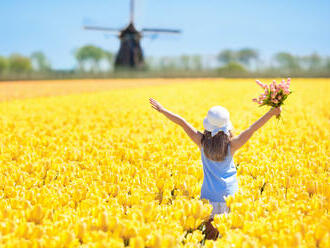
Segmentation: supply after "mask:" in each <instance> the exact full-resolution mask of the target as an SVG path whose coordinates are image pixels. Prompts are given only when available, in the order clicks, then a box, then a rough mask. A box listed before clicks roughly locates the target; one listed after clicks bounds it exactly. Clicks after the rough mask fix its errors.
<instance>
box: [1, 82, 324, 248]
mask: <svg viewBox="0 0 330 248" xmlns="http://www.w3.org/2000/svg"><path fill="white" fill-rule="evenodd" d="M260 80H261V81H262V82H264V83H269V82H271V80H270V79H260ZM114 81H115V85H116V86H115V87H111V85H112V84H113V82H114ZM142 81H143V79H139V80H135V79H130V80H127V79H126V80H125V83H124V84H123V87H121V86H120V80H118V79H117V80H108V81H107V80H105V81H103V83H102V85H105V87H103V86H102V87H100V86H95V87H96V88H97V90H95V87H93V86H90V85H92V84H89V86H86V83H85V82H84V83H82V84H81V85H80V82H79V80H76V81H75V82H74V84H75V85H74V86H73V85H72V82H70V81H60V82H56V81H54V82H52V83H48V86H49V85H50V84H52V85H55V86H56V84H57V83H58V84H60V85H61V87H54V88H51V89H49V88H47V89H42V88H43V86H42V82H38V83H36V84H34V86H33V85H32V86H31V84H29V86H28V87H25V85H26V83H17V84H15V87H11V86H10V83H6V87H4V86H2V85H1V82H0V90H1V89H2V91H3V90H6V92H5V93H4V91H3V92H1V94H0V247H45V248H51V247H111V248H112V247H113V248H116V247H136V248H140V247H149V248H152V247H168V248H171V247H251V248H252V247H253V248H255V247H276V248H282V247H320V248H321V247H322V248H326V247H330V213H329V209H330V176H329V175H330V166H329V164H330V163H329V162H330V159H329V158H330V79H300V78H292V79H291V86H290V87H291V89H292V91H293V93H292V94H291V95H290V96H289V97H288V99H287V100H286V101H285V104H284V105H283V106H282V113H281V118H280V119H279V120H277V119H276V118H275V117H273V118H272V119H271V120H270V121H269V122H268V123H266V124H265V126H264V127H262V128H261V129H260V130H258V131H257V132H256V133H255V134H254V135H253V136H252V138H251V139H250V140H249V141H248V142H247V143H246V144H245V145H244V146H243V147H242V148H241V149H240V150H238V152H237V153H236V154H235V155H234V162H235V165H236V168H237V179H238V185H239V191H238V192H237V193H236V194H235V197H228V198H227V205H228V206H229V208H230V212H229V213H228V214H222V215H216V216H215V218H214V220H213V222H212V224H213V225H214V227H216V228H217V229H218V231H219V234H220V236H219V238H218V239H217V240H208V239H205V235H204V226H203V225H201V224H202V222H203V221H204V220H206V219H207V218H208V216H209V215H210V214H211V211H212V206H211V205H210V204H209V203H208V201H207V200H205V199H203V200H201V199H200V190H201V186H202V182H203V167H202V163H201V157H200V151H199V149H198V147H197V146H196V145H195V144H194V143H193V142H192V141H191V140H190V139H189V138H188V136H187V135H186V134H185V132H184V131H183V129H182V128H181V127H179V126H177V125H175V124H174V123H172V122H170V121H169V120H167V119H166V118H165V117H164V116H163V115H161V114H160V113H158V112H157V111H155V110H154V109H153V108H151V106H150V104H149V100H148V99H149V97H152V98H154V99H156V100H157V101H159V102H160V103H161V104H162V105H163V106H164V107H165V108H167V109H168V110H170V111H172V112H174V113H176V114H179V115H180V116H182V117H183V118H185V119H186V120H187V121H188V122H190V123H191V124H192V125H193V126H194V127H196V128H197V129H198V130H200V131H203V125H202V122H203V118H204V117H205V116H206V114H207V111H208V109H209V108H210V107H212V106H214V105H221V106H224V107H226V108H227V109H228V110H229V112H230V118H231V121H232V123H233V126H234V131H233V133H234V135H238V134H239V133H240V132H241V131H243V130H244V129H246V128H248V127H249V126H250V125H251V124H252V123H253V122H255V121H256V120H257V119H258V118H260V117H261V116H262V115H263V114H264V113H266V111H268V110H269V107H260V108H259V107H258V106H256V104H255V103H254V102H253V101H252V98H254V97H256V96H257V95H259V94H260V93H261V92H260V91H261V90H260V87H259V86H258V85H257V84H256V83H255V79H206V78H205V79H191V80H189V79H184V80H183V79H167V80H163V79H148V80H147V81H148V83H143V82H142ZM141 82H142V83H141ZM97 83H98V82H97V80H95V84H97ZM139 83H141V84H139ZM8 85H9V86H8ZM125 85H126V86H127V85H129V86H130V87H125ZM80 86H81V87H84V90H81V87H80ZM131 86H134V87H131ZM66 88H68V89H69V90H68V91H66ZM14 91H15V92H14ZM17 92H19V94H18V93H17ZM31 92H33V93H31ZM38 92H39V93H38ZM8 96H10V97H8Z"/></svg>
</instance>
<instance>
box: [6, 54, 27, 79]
mask: <svg viewBox="0 0 330 248" xmlns="http://www.w3.org/2000/svg"><path fill="white" fill-rule="evenodd" d="M9 71H10V72H11V73H17V74H20V73H26V72H30V71H32V64H31V60H30V59H29V58H28V57H24V56H22V55H20V54H17V53H15V54H12V55H11V56H10V57H9Z"/></svg>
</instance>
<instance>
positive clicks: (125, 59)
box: [84, 0, 181, 69]
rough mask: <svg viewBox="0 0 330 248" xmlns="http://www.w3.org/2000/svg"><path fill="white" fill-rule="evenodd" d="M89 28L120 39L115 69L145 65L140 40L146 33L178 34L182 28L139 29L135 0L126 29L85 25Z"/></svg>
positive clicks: (131, 6)
mask: <svg viewBox="0 0 330 248" xmlns="http://www.w3.org/2000/svg"><path fill="white" fill-rule="evenodd" d="M84 28H85V29H88V30H98V31H106V32H112V33H114V34H115V35H116V36H117V37H118V38H119V39H120V48H119V51H118V53H117V55H116V59H115V69H119V68H131V69H139V68H143V66H144V58H143V51H142V48H141V45H140V40H141V39H142V38H143V37H144V36H145V34H156V33H168V34H178V33H181V31H180V30H176V29H163V28H142V29H141V30H140V31H138V30H137V29H136V28H135V26H134V0H130V22H129V24H128V25H127V27H125V28H124V29H117V28H106V27H97V26H84Z"/></svg>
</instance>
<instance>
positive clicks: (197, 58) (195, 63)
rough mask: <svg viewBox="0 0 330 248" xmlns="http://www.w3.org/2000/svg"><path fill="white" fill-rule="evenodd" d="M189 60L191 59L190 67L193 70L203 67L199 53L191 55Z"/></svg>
mask: <svg viewBox="0 0 330 248" xmlns="http://www.w3.org/2000/svg"><path fill="white" fill-rule="evenodd" d="M191 61H192V64H193V65H192V67H193V68H194V69H195V70H202V69H203V63H202V57H201V56H200V55H193V56H192V57H191Z"/></svg>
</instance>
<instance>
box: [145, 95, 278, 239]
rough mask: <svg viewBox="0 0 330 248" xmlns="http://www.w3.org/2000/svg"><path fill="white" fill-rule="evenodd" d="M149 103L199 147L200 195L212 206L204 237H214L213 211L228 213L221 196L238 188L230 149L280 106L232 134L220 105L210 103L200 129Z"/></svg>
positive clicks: (237, 146)
mask: <svg viewBox="0 0 330 248" xmlns="http://www.w3.org/2000/svg"><path fill="white" fill-rule="evenodd" d="M149 101H150V104H151V105H152V107H153V108H154V109H156V110H158V111H159V112H160V113H162V114H164V115H165V116H166V117H167V118H168V119H170V120H171V121H173V122H174V123H176V124H178V125H180V126H181V127H182V128H183V130H184V131H185V132H186V133H187V135H188V136H189V137H190V138H191V139H192V141H193V142H195V143H196V145H197V146H198V147H199V149H200V151H201V160H202V163H203V173H204V180H203V185H202V189H201V197H200V198H201V199H207V200H209V202H210V204H211V205H212V206H213V210H212V213H211V216H210V218H209V221H208V222H207V223H206V229H207V234H208V235H207V236H208V237H207V238H210V239H216V238H217V236H218V232H217V230H216V229H215V228H213V227H212V225H211V221H213V217H214V215H215V214H222V213H229V208H228V207H227V205H226V201H225V198H224V197H225V196H226V197H227V196H228V195H232V196H234V194H235V192H236V191H237V190H238V183H237V179H236V174H237V172H236V167H235V164H234V161H233V155H234V153H235V152H236V151H237V150H238V149H239V148H240V147H242V146H243V145H244V144H245V143H246V142H247V141H248V140H249V139H250V138H251V136H252V135H253V133H254V132H255V131H257V130H258V129H259V128H260V127H262V126H263V125H264V124H265V123H266V122H267V121H268V120H269V119H270V118H271V117H272V116H274V115H279V114H280V113H281V108H271V109H270V110H269V111H268V112H267V113H266V114H265V115H264V116H262V117H261V118H260V119H259V120H257V121H256V122H255V123H253V124H252V125H251V126H250V127H249V128H247V129H246V130H245V131H243V132H242V133H241V134H240V135H238V136H236V137H233V134H232V132H231V130H232V129H233V126H232V124H231V121H230V119H229V112H228V111H227V109H225V108H223V107H221V106H214V107H212V108H211V109H210V110H209V111H208V113H207V116H206V117H205V119H204V121H203V126H204V129H205V130H204V133H201V132H200V131H198V130H196V129H195V128H194V127H192V126H191V125H190V124H189V123H188V122H187V121H186V120H184V119H183V118H182V117H180V116H179V115H176V114H173V113H171V112H170V111H168V110H167V109H165V108H164V107H162V105H160V104H159V103H158V102H157V101H156V100H154V99H153V98H150V99H149Z"/></svg>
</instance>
